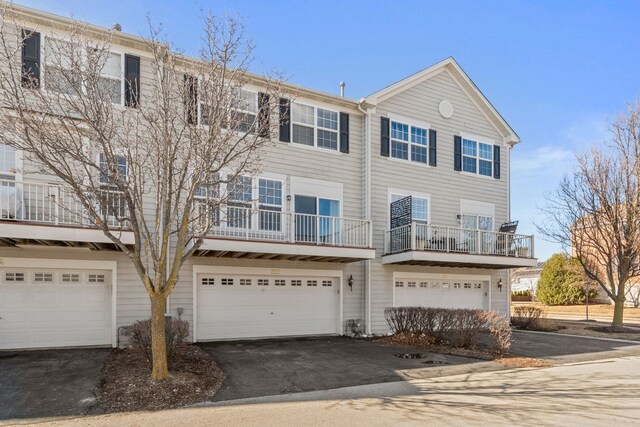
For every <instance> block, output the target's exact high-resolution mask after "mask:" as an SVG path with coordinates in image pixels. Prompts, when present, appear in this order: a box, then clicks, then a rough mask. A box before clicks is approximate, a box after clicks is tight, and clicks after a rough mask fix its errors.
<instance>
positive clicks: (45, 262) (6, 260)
mask: <svg viewBox="0 0 640 427" xmlns="http://www.w3.org/2000/svg"><path fill="white" fill-rule="evenodd" d="M36 261H37V267H38V268H54V269H60V268H66V269H73V270H83V271H84V270H110V271H111V346H112V347H113V348H115V347H116V345H117V342H118V329H117V313H118V307H117V301H118V300H117V295H118V292H117V288H118V262H117V261H94V260H84V259H82V260H80V259H55V258H13V257H0V263H1V264H0V265H1V266H2V267H8V268H34V262H36ZM79 264H80V265H81V267H80V268H78V265H79Z"/></svg>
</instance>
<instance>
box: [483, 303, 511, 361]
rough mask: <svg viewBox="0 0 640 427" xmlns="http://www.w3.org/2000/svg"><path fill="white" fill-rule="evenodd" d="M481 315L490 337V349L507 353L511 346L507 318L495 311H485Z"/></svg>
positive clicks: (499, 352) (509, 327)
mask: <svg viewBox="0 0 640 427" xmlns="http://www.w3.org/2000/svg"><path fill="white" fill-rule="evenodd" d="M483 316H484V321H485V327H486V328H487V329H488V330H489V336H490V337H491V350H492V351H493V352H494V353H497V354H507V353H508V352H509V349H510V348H511V334H512V331H511V326H510V325H509V320H508V319H507V317H506V316H501V315H499V314H498V313H496V312H495V311H485V312H484V313H483Z"/></svg>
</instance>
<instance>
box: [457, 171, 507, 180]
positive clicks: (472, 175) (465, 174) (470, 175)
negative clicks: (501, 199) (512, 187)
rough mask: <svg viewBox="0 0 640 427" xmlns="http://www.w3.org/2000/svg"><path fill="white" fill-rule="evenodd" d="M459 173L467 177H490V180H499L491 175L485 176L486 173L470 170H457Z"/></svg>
mask: <svg viewBox="0 0 640 427" xmlns="http://www.w3.org/2000/svg"><path fill="white" fill-rule="evenodd" d="M458 173H459V174H460V175H462V176H469V177H475V178H480V179H490V180H492V181H499V180H498V179H496V178H494V177H493V176H486V175H480V174H478V173H471V172H462V171H461V172H458Z"/></svg>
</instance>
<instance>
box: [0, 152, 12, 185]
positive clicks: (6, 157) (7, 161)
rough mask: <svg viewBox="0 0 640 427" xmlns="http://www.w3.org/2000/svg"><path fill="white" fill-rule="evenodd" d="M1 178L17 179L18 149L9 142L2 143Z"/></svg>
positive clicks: (0, 153) (7, 179) (4, 179)
mask: <svg viewBox="0 0 640 427" xmlns="http://www.w3.org/2000/svg"><path fill="white" fill-rule="evenodd" d="M0 179H2V180H3V181H15V179H16V149H15V148H14V147H12V146H10V145H7V144H0ZM11 185H13V183H11Z"/></svg>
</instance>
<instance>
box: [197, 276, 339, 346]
mask: <svg viewBox="0 0 640 427" xmlns="http://www.w3.org/2000/svg"><path fill="white" fill-rule="evenodd" d="M197 287H198V289H197V300H198V303H197V310H198V312H197V323H198V324H197V339H198V340H199V341H206V340H219V339H236V338H261V337H281V336H295V335H325V334H336V333H337V330H338V321H339V289H340V281H339V278H338V277H331V276H297V275H294V274H291V275H287V274H286V273H284V272H283V274H282V275H277V276H275V275H268V274H263V275H260V274H243V275H240V274H199V275H198V276H197Z"/></svg>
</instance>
